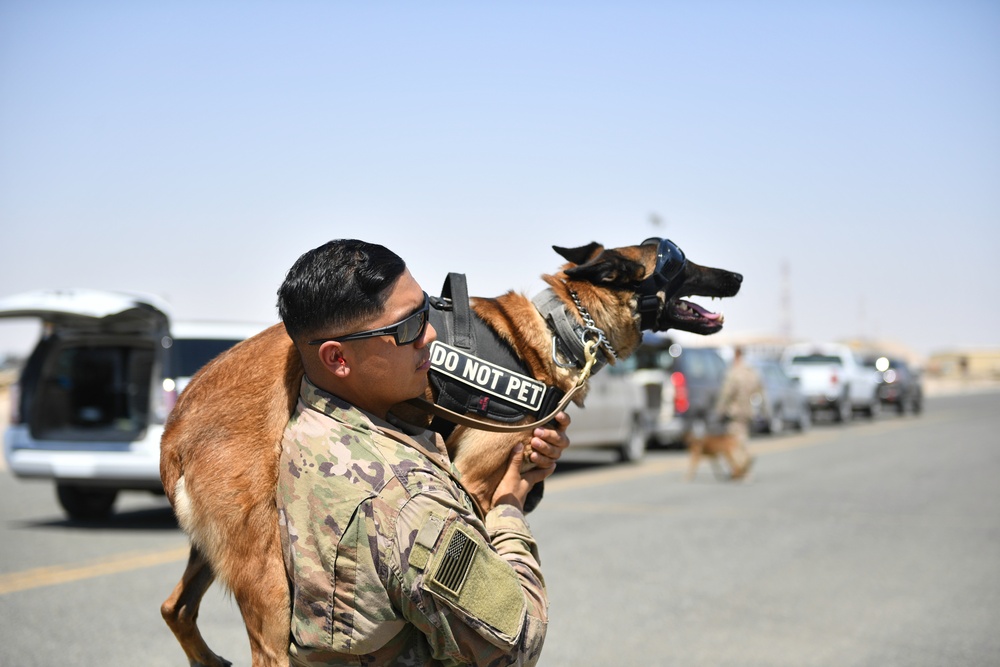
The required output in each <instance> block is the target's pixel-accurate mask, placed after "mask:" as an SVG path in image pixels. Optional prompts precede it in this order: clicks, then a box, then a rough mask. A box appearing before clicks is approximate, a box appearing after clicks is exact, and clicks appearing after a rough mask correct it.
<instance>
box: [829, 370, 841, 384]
mask: <svg viewBox="0 0 1000 667" xmlns="http://www.w3.org/2000/svg"><path fill="white" fill-rule="evenodd" d="M838 382H840V376H838V375H837V374H836V373H830V384H831V385H833V386H834V387H836V386H837V383H838Z"/></svg>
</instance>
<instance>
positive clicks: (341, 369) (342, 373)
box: [319, 340, 351, 379]
mask: <svg viewBox="0 0 1000 667" xmlns="http://www.w3.org/2000/svg"><path fill="white" fill-rule="evenodd" d="M319 362H320V363H321V364H323V367H324V368H326V370H327V372H329V373H330V374H332V375H334V376H335V377H338V378H341V379H343V378H345V377H347V376H348V374H349V373H350V372H351V365H350V363H348V360H347V357H346V356H345V354H344V346H343V344H341V343H340V341H336V340H328V341H326V342H325V343H323V344H322V345H320V346H319Z"/></svg>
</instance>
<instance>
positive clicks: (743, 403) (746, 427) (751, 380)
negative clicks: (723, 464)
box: [715, 360, 768, 465]
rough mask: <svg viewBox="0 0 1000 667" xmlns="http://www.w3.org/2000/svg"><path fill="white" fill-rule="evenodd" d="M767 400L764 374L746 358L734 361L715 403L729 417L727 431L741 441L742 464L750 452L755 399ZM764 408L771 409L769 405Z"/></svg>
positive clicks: (720, 413)
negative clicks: (748, 448) (748, 442)
mask: <svg viewBox="0 0 1000 667" xmlns="http://www.w3.org/2000/svg"><path fill="white" fill-rule="evenodd" d="M755 399H756V400H757V401H758V402H759V401H765V400H766V398H765V394H764V386H763V384H762V383H761V380H760V375H759V374H758V373H757V371H756V370H754V368H753V367H752V366H750V365H749V364H747V363H745V362H743V361H742V360H740V361H736V362H733V365H732V366H731V367H730V368H729V373H728V374H726V379H725V380H724V381H723V383H722V389H721V390H720V391H719V398H718V400H717V401H716V403H715V413H716V414H717V415H719V416H721V417H723V418H724V419H726V420H728V425H727V430H728V432H729V433H730V434H731V435H734V436H736V439H737V441H738V442H739V443H740V447H739V453H738V457H739V458H740V459H741V460H740V462H739V463H740V465H743V464H744V463H746V461H747V460H748V459H749V454H747V451H746V442H747V440H748V439H749V437H750V422H751V421H753V417H754V400H755ZM761 408H762V409H763V410H764V411H765V414H766V413H767V411H768V407H767V405H766V404H762V405H761Z"/></svg>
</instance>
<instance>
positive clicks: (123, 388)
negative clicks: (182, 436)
mask: <svg viewBox="0 0 1000 667" xmlns="http://www.w3.org/2000/svg"><path fill="white" fill-rule="evenodd" d="M0 317H6V318H12V317H36V318H40V319H41V320H42V321H43V323H44V326H43V331H42V336H41V339H40V340H39V341H38V343H37V345H36V346H35V349H34V350H33V351H32V353H31V355H30V356H29V357H28V360H27V361H26V363H25V365H24V368H23V369H22V372H21V375H20V378H19V380H18V383H17V385H16V390H15V391H14V392H12V406H11V407H12V414H11V423H10V426H9V427H8V428H7V431H6V433H5V438H4V455H5V457H6V459H7V464H8V466H9V468H10V470H11V471H12V472H13V473H14V475H16V476H17V477H20V478H26V479H27V478H34V479H51V480H53V481H54V482H55V484H56V493H57V496H58V499H59V503H60V504H61V505H62V507H63V509H64V510H65V511H66V514H67V515H69V516H70V517H71V518H73V519H81V520H87V519H99V518H102V517H105V516H107V515H108V514H110V513H111V511H112V510H113V506H114V502H115V499H116V497H117V495H118V493H119V491H122V490H146V491H152V492H156V493H162V492H163V488H162V485H161V483H160V436H161V434H162V433H163V424H164V421H165V420H166V417H167V414H168V413H169V411H170V409H171V408H172V407H173V405H174V402H175V401H176V397H177V395H178V393H179V392H180V391H181V390H182V389H183V388H184V386H185V385H186V384H187V381H188V379H190V377H191V376H192V375H193V374H194V373H195V372H196V371H197V370H198V369H199V368H201V366H202V365H204V364H205V363H206V362H208V361H209V360H210V359H212V358H213V357H215V356H216V355H218V354H219V353H221V352H222V351H224V350H226V349H228V348H229V347H232V346H233V345H235V344H236V343H237V342H239V341H240V340H243V339H244V338H247V337H249V336H251V335H253V334H255V333H257V332H258V331H259V330H260V329H261V328H262V327H261V326H255V325H243V324H227V323H192V324H184V323H175V322H171V321H170V317H169V315H168V308H167V307H166V305H165V304H163V303H162V302H160V301H159V300H158V299H156V298H155V297H150V296H143V295H134V294H125V293H118V292H105V291H98V290H80V289H75V290H58V291H57V290H50V291H38V292H29V293H26V294H20V295H16V296H11V297H8V298H5V299H0Z"/></svg>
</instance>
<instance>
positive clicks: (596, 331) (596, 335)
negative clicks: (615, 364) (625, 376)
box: [566, 285, 618, 361]
mask: <svg viewBox="0 0 1000 667" xmlns="http://www.w3.org/2000/svg"><path fill="white" fill-rule="evenodd" d="M566 290H567V291H568V292H569V296H570V298H571V299H573V303H574V304H575V305H576V309H577V310H578V311H580V317H582V318H583V323H584V324H585V325H586V328H584V330H583V334H582V335H581V338H582V340H583V343H584V345H586V343H587V338H588V337H590V336H593V339H594V340H595V341H597V345H599V346H600V347H601V348H602V349H603V350H604V352H605V354H607V355H608V357H609V358H611V359H615V360H616V361H617V360H618V351H617V350H615V348H614V346H613V345H611V341H610V340H608V336H607V334H605V333H604V330H603V329H601V328H600V327H598V326H597V322H595V321H594V318H593V317H591V316H590V311H588V310H587V307H586V306H584V305H583V304H582V303H580V297H579V296H577V294H576V292H575V291H573V288H571V287H570V286H569V285H566Z"/></svg>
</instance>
